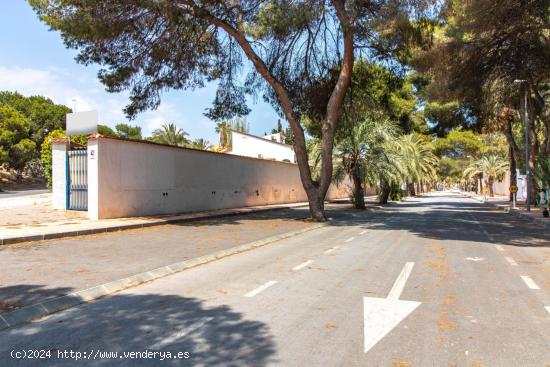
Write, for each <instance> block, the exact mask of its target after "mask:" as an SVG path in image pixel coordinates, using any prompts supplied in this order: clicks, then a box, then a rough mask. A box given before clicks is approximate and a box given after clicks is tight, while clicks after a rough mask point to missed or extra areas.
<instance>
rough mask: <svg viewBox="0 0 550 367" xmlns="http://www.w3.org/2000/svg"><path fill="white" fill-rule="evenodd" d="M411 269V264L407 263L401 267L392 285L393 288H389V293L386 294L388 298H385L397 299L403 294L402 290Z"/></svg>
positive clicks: (412, 264) (412, 265)
mask: <svg viewBox="0 0 550 367" xmlns="http://www.w3.org/2000/svg"><path fill="white" fill-rule="evenodd" d="M413 267H414V263H413V262H408V263H406V264H405V266H403V269H402V270H401V273H399V276H398V277H397V279H396V280H395V283H393V287H392V288H391V290H390V293H388V297H386V298H387V299H393V300H398V299H399V297H400V296H401V293H402V292H403V288H405V283H407V279H409V275H411V271H412V269H413Z"/></svg>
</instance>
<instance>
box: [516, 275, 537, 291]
mask: <svg viewBox="0 0 550 367" xmlns="http://www.w3.org/2000/svg"><path fill="white" fill-rule="evenodd" d="M520 276H521V279H523V281H524V282H525V284H526V285H527V286H528V287H529V289H540V288H539V286H538V285H537V283H535V281H534V280H533V279H531V277H530V276H527V275H520Z"/></svg>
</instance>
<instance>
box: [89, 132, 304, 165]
mask: <svg viewBox="0 0 550 367" xmlns="http://www.w3.org/2000/svg"><path fill="white" fill-rule="evenodd" d="M260 139H261V138H260ZM96 140H97V141H100V140H114V141H120V142H124V143H138V144H150V145H156V146H159V147H165V148H170V149H180V150H187V151H194V152H198V153H204V154H217V155H220V156H224V157H235V158H245V159H252V160H255V161H261V162H272V163H280V164H290V165H292V166H297V164H296V163H292V162H283V161H277V160H273V159H263V158H255V157H248V156H244V155H237V154H228V153H224V152H213V151H211V150H202V149H196V148H189V147H178V146H175V145H169V144H163V143H157V142H154V141H149V140H137V139H127V138H119V137H115V136H103V135H101V134H94V135H90V136H88V141H96Z"/></svg>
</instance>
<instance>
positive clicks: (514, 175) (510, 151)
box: [508, 146, 518, 201]
mask: <svg viewBox="0 0 550 367" xmlns="http://www.w3.org/2000/svg"><path fill="white" fill-rule="evenodd" d="M508 160H509V161H510V186H517V184H518V179H517V172H516V159H515V158H514V152H513V149H512V146H509V147H508ZM514 195H515V194H514V193H512V192H510V201H513V200H514Z"/></svg>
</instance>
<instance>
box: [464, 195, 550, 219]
mask: <svg viewBox="0 0 550 367" xmlns="http://www.w3.org/2000/svg"><path fill="white" fill-rule="evenodd" d="M462 194H464V195H466V196H467V197H469V198H470V199H472V200H475V201H478V202H480V203H483V204H485V205H490V206H492V207H493V208H497V209H502V211H503V212H504V213H506V214H510V215H513V216H515V217H518V218H524V219H527V220H529V221H531V222H533V223H535V224H538V225H540V226H542V227H545V228H550V219H545V218H537V217H536V216H535V215H533V214H527V213H524V212H523V211H521V210H519V209H513V208H510V207H502V206H500V205H496V204H495V203H491V202H490V201H485V200H481V199H478V198H476V197H475V196H473V195H471V194H469V193H467V192H462Z"/></svg>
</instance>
